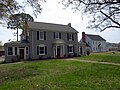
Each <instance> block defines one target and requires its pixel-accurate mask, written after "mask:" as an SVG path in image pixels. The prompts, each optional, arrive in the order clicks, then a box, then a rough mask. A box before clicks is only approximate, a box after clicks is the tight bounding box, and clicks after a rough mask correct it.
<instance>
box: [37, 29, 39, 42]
mask: <svg viewBox="0 0 120 90" xmlns="http://www.w3.org/2000/svg"><path fill="white" fill-rule="evenodd" d="M37 40H39V31H37Z"/></svg>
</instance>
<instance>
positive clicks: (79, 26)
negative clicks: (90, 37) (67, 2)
mask: <svg viewBox="0 0 120 90" xmlns="http://www.w3.org/2000/svg"><path fill="white" fill-rule="evenodd" d="M59 1H60V0H47V2H46V3H43V4H42V7H43V10H42V13H41V14H40V15H38V17H37V18H35V17H34V16H33V15H32V14H31V8H26V12H27V13H29V14H30V15H32V16H33V17H34V20H35V21H37V22H47V23H56V24H64V25H67V24H68V23H71V25H72V27H73V28H75V29H76V30H77V31H78V32H79V34H78V40H80V39H81V37H82V36H81V33H82V32H83V31H84V32H85V33H86V34H95V35H100V36H102V37H103V38H104V39H106V41H107V42H111V43H118V42H120V30H119V29H117V30H112V29H111V30H106V31H103V32H99V31H95V30H89V29H86V26H87V25H88V23H87V22H88V20H89V19H88V18H87V17H84V18H83V19H82V17H81V14H80V12H79V11H78V12H74V10H71V9H70V8H67V9H63V8H64V6H62V5H61V4H59V3H58V2H59ZM0 30H1V31H0V41H2V42H3V43H5V42H8V40H9V39H11V40H15V39H16V37H14V36H13V33H14V32H15V31H13V30H7V29H6V27H2V25H0ZM19 34H20V32H19Z"/></svg>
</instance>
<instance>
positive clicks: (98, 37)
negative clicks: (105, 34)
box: [85, 34, 106, 41]
mask: <svg viewBox="0 0 120 90" xmlns="http://www.w3.org/2000/svg"><path fill="white" fill-rule="evenodd" d="M85 35H86V36H88V37H89V38H90V39H92V40H94V41H106V40H105V39H104V38H102V37H101V36H99V35H91V34H85Z"/></svg>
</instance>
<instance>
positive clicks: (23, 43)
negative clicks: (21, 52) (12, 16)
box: [4, 41, 29, 47]
mask: <svg viewBox="0 0 120 90" xmlns="http://www.w3.org/2000/svg"><path fill="white" fill-rule="evenodd" d="M4 46H10V47H12V46H20V47H21V46H29V42H21V41H16V42H8V43H5V45H4Z"/></svg>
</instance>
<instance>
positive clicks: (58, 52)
mask: <svg viewBox="0 0 120 90" xmlns="http://www.w3.org/2000/svg"><path fill="white" fill-rule="evenodd" d="M57 57H60V46H57Z"/></svg>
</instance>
